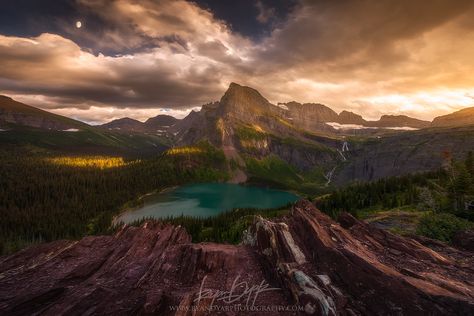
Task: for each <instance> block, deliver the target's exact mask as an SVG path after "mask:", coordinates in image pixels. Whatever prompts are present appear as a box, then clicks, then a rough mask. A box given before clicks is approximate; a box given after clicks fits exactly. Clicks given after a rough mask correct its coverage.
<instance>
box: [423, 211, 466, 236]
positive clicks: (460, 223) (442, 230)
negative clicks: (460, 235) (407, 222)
mask: <svg viewBox="0 0 474 316" xmlns="http://www.w3.org/2000/svg"><path fill="white" fill-rule="evenodd" d="M472 227H473V224H472V223H471V222H469V221H467V220H465V219H462V218H459V217H457V216H455V215H453V214H448V213H441V214H433V213H430V214H427V215H425V216H423V217H422V218H421V219H420V222H419V223H418V226H417V228H416V232H417V234H420V235H423V236H426V237H429V238H433V239H438V240H441V241H444V242H448V243H450V242H451V240H452V238H453V236H454V234H456V232H458V231H460V230H465V229H469V228H472Z"/></svg>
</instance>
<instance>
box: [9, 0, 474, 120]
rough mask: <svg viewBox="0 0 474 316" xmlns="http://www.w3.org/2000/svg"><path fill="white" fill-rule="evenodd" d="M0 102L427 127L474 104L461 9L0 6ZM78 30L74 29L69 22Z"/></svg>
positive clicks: (82, 113) (319, 0)
mask: <svg viewBox="0 0 474 316" xmlns="http://www.w3.org/2000/svg"><path fill="white" fill-rule="evenodd" d="M0 8H1V9H0V94H4V95H8V96H10V97H13V98H14V99H16V100H18V101H21V102H24V103H26V104H30V105H33V106H37V107H40V108H42V109H45V110H48V111H52V112H54V113H57V114H61V115H66V116H70V117H73V118H76V119H80V120H83V121H86V122H89V123H93V124H98V123H103V122H106V121H110V120H112V119H117V118H120V117H131V118H135V119H139V120H145V119H146V118H148V117H151V116H155V115H157V114H170V115H174V116H177V117H183V116H185V115H186V114H187V113H188V112H189V111H190V110H191V109H199V107H200V106H201V105H203V104H205V103H208V102H212V101H216V100H219V99H220V98H221V96H222V95H223V94H224V92H225V90H226V89H227V87H228V86H229V84H230V83H231V82H236V83H239V84H242V85H247V86H250V87H253V88H255V89H257V90H259V91H260V93H262V95H263V96H265V97H266V98H267V99H268V100H270V101H271V102H273V103H275V104H276V103H277V102H289V101H297V102H301V103H304V102H313V103H323V104H326V105H328V106H330V107H331V108H333V109H334V110H336V111H338V112H340V111H342V110H349V111H353V112H357V113H359V114H361V115H363V116H364V117H365V118H367V119H378V118H379V117H380V116H381V115H382V114H405V115H410V116H413V117H417V118H421V119H427V120H431V119H432V118H433V117H435V116H438V115H442V114H447V113H450V112H453V111H455V110H459V109H461V108H465V107H470V106H474V75H473V74H474V57H473V56H474V1H472V0H456V1H452V0H431V1H424V0H398V1H392V0H353V1H350V0H324V1H323V0H311V1H310V0H273V1H272V0H257V1H250V0H239V1H233V0H199V1H198V0H196V1H184V0H173V1H165V0H134V1H125V0H63V1H61V0H42V1H36V0H15V1H1V2H0ZM78 22H80V27H78V25H79V23H78Z"/></svg>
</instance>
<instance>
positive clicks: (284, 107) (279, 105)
mask: <svg viewBox="0 0 474 316" xmlns="http://www.w3.org/2000/svg"><path fill="white" fill-rule="evenodd" d="M277 106H278V107H279V108H281V109H283V110H285V111H288V110H289V109H288V107H287V106H286V105H284V104H278V105H277Z"/></svg>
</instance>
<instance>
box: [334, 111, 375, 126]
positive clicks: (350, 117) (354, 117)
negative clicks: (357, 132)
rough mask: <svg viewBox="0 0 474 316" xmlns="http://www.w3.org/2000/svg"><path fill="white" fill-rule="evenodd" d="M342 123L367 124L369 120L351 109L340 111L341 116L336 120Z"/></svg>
mask: <svg viewBox="0 0 474 316" xmlns="http://www.w3.org/2000/svg"><path fill="white" fill-rule="evenodd" d="M334 122H337V123H340V124H356V125H366V124H367V121H366V120H364V118H363V117H362V116H361V115H359V114H356V113H353V112H349V111H342V112H341V113H339V116H338V118H337V120H336V121H334Z"/></svg>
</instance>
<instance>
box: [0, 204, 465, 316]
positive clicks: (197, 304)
mask: <svg viewBox="0 0 474 316" xmlns="http://www.w3.org/2000/svg"><path fill="white" fill-rule="evenodd" d="M243 241H244V242H243V243H242V244H241V245H225V244H214V243H200V244H193V243H191V240H190V237H189V235H188V234H187V233H186V231H185V230H184V229H183V228H182V227H173V226H169V225H163V224H159V223H153V222H148V223H145V224H144V225H142V226H141V227H128V226H125V227H123V228H122V229H121V230H120V231H119V232H118V233H117V234H115V235H114V236H94V237H92V236H91V237H85V238H83V239H82V240H80V241H65V240H63V241H57V242H53V243H49V244H42V245H40V246H34V247H31V248H28V249H26V250H23V251H20V252H19V253H16V254H14V255H11V256H8V257H2V258H0V263H1V264H0V312H1V313H2V314H10V315H13V314H15V315H20V314H21V315H27V314H28V315H31V314H39V313H40V314H42V315H65V314H70V313H74V314H89V315H99V314H100V315H117V314H120V315H122V314H141V315H152V314H155V315H156V314H159V315H188V314H190V313H191V314H196V315H205V314H213V313H215V312H216V311H215V310H214V311H213V312H208V310H209V309H210V308H212V307H214V308H218V307H220V308H221V310H218V312H220V314H222V315H234V314H235V313H236V312H235V310H232V309H230V307H229V306H231V305H234V304H240V306H241V308H245V306H247V307H251V306H253V307H259V306H290V307H294V309H288V310H286V311H285V310H283V311H279V312H278V313H279V314H283V315H285V314H287V315H296V314H306V315H382V314H383V315H391V314H397V315H469V314H471V313H472V311H473V310H474V279H473V275H474V274H473V272H474V271H473V269H472V266H473V263H474V262H473V258H474V256H473V254H472V253H470V252H468V251H464V250H458V249H454V248H450V247H448V246H444V247H441V248H440V249H437V248H436V247H434V248H435V249H436V250H435V249H432V248H430V247H432V246H433V243H431V242H430V240H427V239H420V240H414V239H410V238H404V237H400V236H396V235H393V234H391V233H389V232H386V231H383V230H380V229H377V228H374V227H372V226H370V225H368V224H366V223H363V222H360V221H358V220H356V219H355V218H353V217H352V216H350V215H348V214H344V215H343V216H341V218H340V223H336V222H334V221H333V220H331V219H330V218H329V217H328V216H326V215H324V214H322V213H320V212H319V211H318V210H317V209H315V207H314V206H313V205H312V204H311V203H310V202H308V201H300V202H298V203H297V204H296V205H295V206H294V207H293V209H292V211H291V214H290V215H289V216H287V217H284V218H282V219H274V220H268V219H263V218H260V217H256V219H255V221H254V224H253V225H252V226H251V227H250V228H249V230H248V231H247V232H246V233H245V234H244V237H243ZM434 245H439V243H434ZM236 280H237V281H236ZM236 282H237V284H238V286H237V287H235V284H236ZM242 282H245V283H242ZM259 285H260V288H262V287H263V288H265V289H267V290H266V291H263V290H262V291H261V292H260V291H259V292H257V293H256V289H257V288H258V286H259ZM251 287H252V288H253V289H254V290H253V292H250V293H249V291H250V290H249V289H250V288H251ZM232 289H234V290H233V291H234V293H239V295H241V296H240V297H241V299H240V300H239V299H236V300H235V301H234V302H232V303H229V302H227V301H228V300H225V299H224V298H225V295H226V293H229V292H230V291H232ZM217 291H220V292H217ZM245 291H246V292H245ZM215 293H220V295H219V296H215V295H216V294H215ZM241 293H244V294H241ZM245 293H246V294H245ZM213 297H214V299H213ZM225 306H227V308H229V309H228V310H227V311H226V310H225V309H223V308H225ZM190 311H194V312H190ZM259 313H261V311H260V310H253V311H252V310H250V309H249V310H247V312H245V314H248V315H257V314H259Z"/></svg>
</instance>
